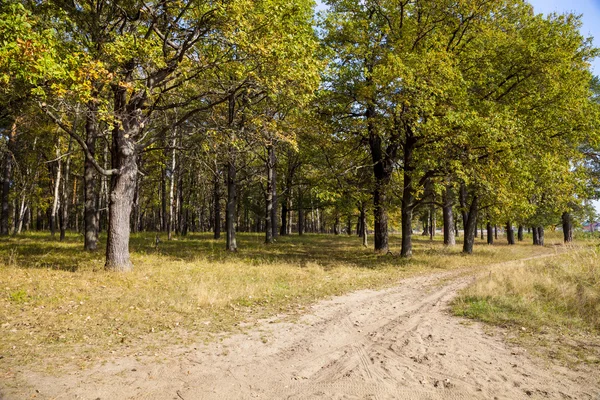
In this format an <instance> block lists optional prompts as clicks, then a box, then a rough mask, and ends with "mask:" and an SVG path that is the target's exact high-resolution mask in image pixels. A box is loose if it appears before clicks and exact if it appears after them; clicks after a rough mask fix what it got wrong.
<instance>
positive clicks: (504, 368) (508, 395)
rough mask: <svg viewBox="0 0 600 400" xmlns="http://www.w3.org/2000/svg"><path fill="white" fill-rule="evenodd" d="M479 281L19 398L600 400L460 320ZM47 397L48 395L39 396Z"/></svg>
mask: <svg viewBox="0 0 600 400" xmlns="http://www.w3.org/2000/svg"><path fill="white" fill-rule="evenodd" d="M471 279H473V278H472V277H468V278H465V277H464V276H463V277H460V276H458V275H456V274H454V275H453V274H451V273H444V274H437V275H428V276H419V277H415V278H411V279H406V280H404V281H402V282H401V283H400V285H399V286H397V287H395V288H392V289H387V290H382V291H372V290H363V291H359V292H355V293H351V294H348V295H345V296H341V297H336V298H334V299H332V300H328V301H322V302H320V303H318V304H316V305H315V306H313V307H312V309H311V310H310V311H309V312H308V313H307V315H305V316H304V317H302V318H301V320H300V323H297V324H290V323H282V322H276V321H265V322H264V323H261V324H260V325H259V327H258V328H253V329H252V330H251V332H250V333H249V334H247V335H236V336H233V337H230V338H228V339H225V340H224V341H223V342H221V343H212V344H209V345H198V346H197V347H195V348H191V349H190V348H186V349H180V350H169V351H168V353H166V357H167V359H168V361H163V362H161V363H154V362H153V361H152V360H151V359H146V360H140V361H136V360H134V359H132V358H121V359H118V358H117V359H115V360H114V361H113V362H110V363H108V364H106V365H104V366H98V367H95V368H92V369H89V370H85V371H73V372H71V373H69V374H67V375H64V376H61V377H59V378H57V377H50V376H44V375H38V374H32V373H28V374H23V376H21V378H22V379H25V380H27V381H28V382H29V383H30V384H31V385H32V388H30V389H22V391H21V392H20V393H13V394H12V395H9V398H12V397H10V396H15V398H31V395H32V394H36V398H38V399H39V398H56V399H73V398H81V399H93V400H95V399H180V400H194V399H494V398H497V399H520V398H527V399H530V398H544V399H545V398H551V399H571V398H577V399H593V400H598V399H600V383H599V382H600V379H599V378H600V374H598V372H597V371H591V370H590V371H583V370H582V371H572V370H567V369H565V368H561V367H556V366H544V365H542V363H541V362H540V361H539V360H534V359H531V358H530V357H529V356H528V355H527V353H526V352H525V351H524V350H522V349H519V348H515V347H512V346H509V345H507V344H506V343H505V342H504V340H503V339H502V337H499V336H502V335H496V336H489V335H487V334H486V333H484V330H483V329H482V327H481V326H480V325H479V324H470V323H465V321H464V320H462V319H460V318H455V317H452V316H450V315H449V313H448V311H447V303H448V301H449V300H451V299H452V298H453V297H454V296H455V295H456V292H457V290H459V289H460V288H462V287H464V286H465V285H467V284H468V283H469V281H470V280H471ZM35 389H38V390H39V393H35Z"/></svg>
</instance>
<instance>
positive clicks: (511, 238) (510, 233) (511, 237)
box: [506, 221, 515, 245]
mask: <svg viewBox="0 0 600 400" xmlns="http://www.w3.org/2000/svg"><path fill="white" fill-rule="evenodd" d="M506 240H507V241H508V244H510V245H513V244H515V231H514V230H513V226H512V222H510V221H508V222H507V223H506Z"/></svg>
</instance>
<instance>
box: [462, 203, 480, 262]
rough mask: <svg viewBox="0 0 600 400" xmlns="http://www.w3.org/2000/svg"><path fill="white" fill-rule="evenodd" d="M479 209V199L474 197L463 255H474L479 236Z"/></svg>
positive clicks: (470, 208) (469, 212)
mask: <svg viewBox="0 0 600 400" xmlns="http://www.w3.org/2000/svg"><path fill="white" fill-rule="evenodd" d="M478 208H479V198H478V197H477V195H473V199H472V200H471V205H470V207H469V211H468V214H467V223H466V225H465V235H464V242H463V253H467V254H472V253H473V245H474V244H475V236H476V235H477V211H478Z"/></svg>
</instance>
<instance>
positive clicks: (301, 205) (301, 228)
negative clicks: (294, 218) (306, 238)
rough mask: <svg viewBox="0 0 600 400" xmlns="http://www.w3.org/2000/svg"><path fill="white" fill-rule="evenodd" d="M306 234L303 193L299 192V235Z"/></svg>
mask: <svg viewBox="0 0 600 400" xmlns="http://www.w3.org/2000/svg"><path fill="white" fill-rule="evenodd" d="M303 234H304V201H303V198H302V191H301V190H298V235H299V236H302V235H303Z"/></svg>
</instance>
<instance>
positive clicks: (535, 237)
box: [532, 226, 540, 246]
mask: <svg viewBox="0 0 600 400" xmlns="http://www.w3.org/2000/svg"><path fill="white" fill-rule="evenodd" d="M532 231H533V245H534V246H539V245H540V238H539V236H538V230H537V227H535V226H534V227H533V229H532Z"/></svg>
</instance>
